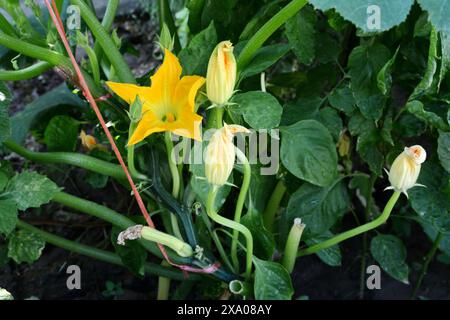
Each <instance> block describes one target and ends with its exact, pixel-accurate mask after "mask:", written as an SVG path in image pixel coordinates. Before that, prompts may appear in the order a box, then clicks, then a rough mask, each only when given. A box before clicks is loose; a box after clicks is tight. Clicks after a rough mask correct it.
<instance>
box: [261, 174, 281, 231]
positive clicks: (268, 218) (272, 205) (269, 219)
mask: <svg viewBox="0 0 450 320" xmlns="http://www.w3.org/2000/svg"><path fill="white" fill-rule="evenodd" d="M285 193H286V186H285V185H284V182H283V180H281V179H280V180H279V181H278V183H277V185H276V186H275V189H274V190H273V192H272V195H271V196H270V199H269V201H268V202H267V206H266V209H265V210H264V213H263V221H264V226H265V227H266V229H267V230H268V231H272V230H273V222H274V220H275V216H276V214H277V211H278V208H279V207H280V202H281V200H282V199H283V197H284V194H285Z"/></svg>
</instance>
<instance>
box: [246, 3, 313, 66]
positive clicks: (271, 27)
mask: <svg viewBox="0 0 450 320" xmlns="http://www.w3.org/2000/svg"><path fill="white" fill-rule="evenodd" d="M307 2H308V0H293V1H291V2H290V3H289V4H288V5H286V6H285V7H284V8H283V9H281V10H280V11H279V12H278V13H277V14H276V15H274V16H273V17H272V18H271V19H270V20H269V21H267V22H266V23H265V24H264V25H263V26H262V27H261V28H260V29H259V30H258V31H257V32H256V33H255V34H254V35H253V37H251V38H250V40H249V41H248V42H247V44H246V45H245V47H244V49H243V50H242V51H241V54H240V55H239V58H238V70H239V72H240V71H242V70H243V69H244V68H245V67H246V66H247V65H248V64H249V63H250V61H251V59H252V58H253V56H254V54H255V53H256V51H257V50H258V49H259V48H261V46H262V45H263V44H264V42H265V41H266V40H267V39H269V37H270V36H271V35H272V34H273V33H274V32H275V31H276V30H277V29H278V28H279V27H281V26H282V25H283V24H284V23H285V22H286V21H287V20H288V19H289V18H291V17H292V16H293V15H294V14H296V13H297V11H299V10H300V9H301V8H303V6H304V5H305V4H306V3H307Z"/></svg>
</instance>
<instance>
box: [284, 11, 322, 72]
mask: <svg viewBox="0 0 450 320" xmlns="http://www.w3.org/2000/svg"><path fill="white" fill-rule="evenodd" d="M316 21H317V17H316V12H315V11H314V9H313V8H312V7H311V6H305V7H304V8H303V9H302V10H300V11H299V12H297V14H296V15H295V16H293V17H292V18H290V19H289V20H288V21H287V22H286V25H285V26H286V31H285V33H286V37H287V38H288V41H289V43H290V45H291V47H292V50H293V51H294V53H295V55H296V56H297V58H298V60H299V61H300V62H301V63H303V64H311V63H312V62H313V61H314V58H315V56H316V54H315V51H316V50H315V33H316V31H315V29H314V28H315V24H316Z"/></svg>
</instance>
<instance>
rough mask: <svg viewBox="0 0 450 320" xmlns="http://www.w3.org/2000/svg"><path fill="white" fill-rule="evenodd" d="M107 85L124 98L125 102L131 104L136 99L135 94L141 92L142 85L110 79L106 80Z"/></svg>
mask: <svg viewBox="0 0 450 320" xmlns="http://www.w3.org/2000/svg"><path fill="white" fill-rule="evenodd" d="M106 84H107V85H108V87H110V88H111V90H112V91H113V92H114V93H115V94H117V95H118V96H119V97H121V98H122V99H123V100H125V101H126V102H127V103H129V104H132V103H133V102H134V100H135V99H136V96H137V95H138V94H140V93H141V92H142V89H143V87H140V86H137V85H135V84H130V83H118V82H112V81H106Z"/></svg>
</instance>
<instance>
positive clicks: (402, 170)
mask: <svg viewBox="0 0 450 320" xmlns="http://www.w3.org/2000/svg"><path fill="white" fill-rule="evenodd" d="M426 158H427V153H426V152H425V149H424V148H422V147H421V146H419V145H415V146H412V147H409V148H408V147H405V150H404V151H403V152H402V153H401V154H400V155H399V156H398V157H397V158H396V159H395V160H394V162H393V163H392V166H391V170H390V171H389V182H390V183H391V186H390V187H388V188H386V189H394V190H395V191H401V192H403V193H404V194H405V195H406V196H408V193H407V190H408V189H410V188H412V187H414V186H422V185H420V184H417V183H416V182H417V178H418V177H419V173H420V168H421V165H422V163H423V162H424V161H425V159H426Z"/></svg>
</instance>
